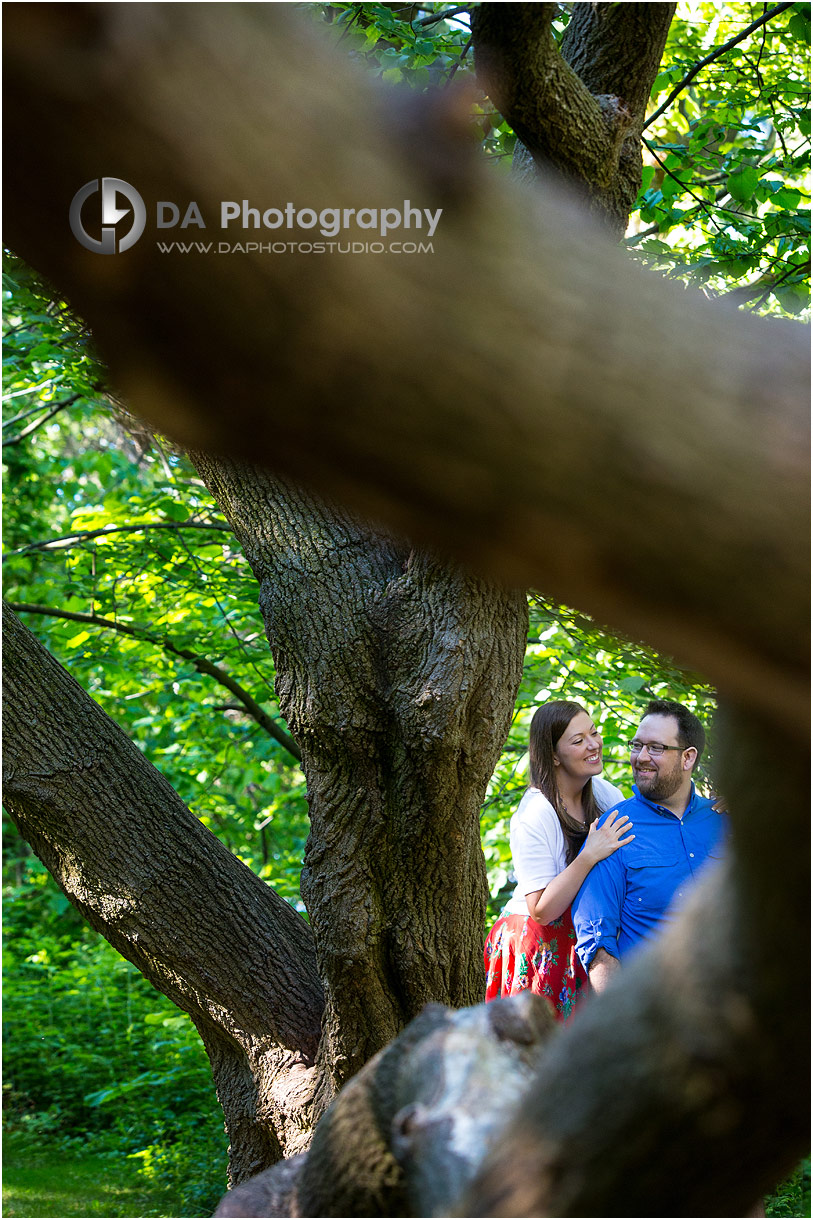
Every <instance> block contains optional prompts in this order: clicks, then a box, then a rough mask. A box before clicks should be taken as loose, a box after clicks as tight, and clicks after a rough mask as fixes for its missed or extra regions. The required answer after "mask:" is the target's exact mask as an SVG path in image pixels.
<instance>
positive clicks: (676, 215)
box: [626, 3, 810, 315]
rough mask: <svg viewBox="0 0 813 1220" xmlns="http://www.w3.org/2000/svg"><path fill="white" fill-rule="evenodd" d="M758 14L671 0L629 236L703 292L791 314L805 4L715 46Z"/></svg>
mask: <svg viewBox="0 0 813 1220" xmlns="http://www.w3.org/2000/svg"><path fill="white" fill-rule="evenodd" d="M762 13H763V6H761V5H756V4H742V3H734V4H722V5H720V4H703V3H700V4H693V5H691V6H689V5H683V4H680V5H678V12H677V15H676V17H675V19H674V20H673V22H672V25H671V28H670V31H669V38H668V41H667V46H666V52H665V54H664V57H663V61H662V64H661V71H660V73H659V75H658V77H657V78H656V80H655V84H654V87H653V89H652V110H651V117H650V119H649V121H648V124H649V125H648V127H647V129H646V132H645V139H646V146H645V150H644V162H645V168H644V180H643V185H642V189H641V193H640V195H639V197H638V200H637V203H636V212H635V213H634V214H633V217H632V223H631V226H630V231H629V233H628V236H627V238H626V242H627V244H628V245H629V246H630V247H631V248H632V249H634V250H635V252H636V256H637V257H640V258H641V259H642V260H643V261H645V262H646V263H647V264H648V265H650V266H652V267H655V268H658V269H659V270H661V271H662V272H663V273H665V274H667V275H669V276H673V277H676V278H679V279H682V280H684V281H685V282H686V283H689V284H694V285H696V286H697V287H700V288H702V289H703V291H704V292H706V294H707V295H709V296H721V295H723V296H724V295H726V294H732V293H733V294H734V296H733V299H734V300H735V301H736V302H737V303H739V304H742V305H743V306H745V307H747V308H749V309H752V310H757V311H759V312H764V313H777V314H789V315H798V314H801V313H805V312H806V311H807V310H808V307H809V304H810V194H809V178H808V170H809V165H810V70H809V57H810V5H809V4H795V5H793V6H792V7H791V8H789V9H787V10H785V11H784V12H782V13H779V14H778V15H776V16H775V17H773V18H771V19H770V20H769V21H768V22H767V23H765V24H764V25H761V26H760V27H759V28H758V29H756V30H754V31H753V32H752V33H751V34H750V35H749V36H748V37H746V38H744V39H742V40H741V41H737V42H736V44H735V45H733V46H731V47H729V49H727V50H725V51H724V52H722V53H720V54H717V52H720V51H721V48H722V47H724V46H725V45H726V44H727V43H729V42H731V41H733V40H735V39H736V38H737V37H738V35H740V34H741V33H742V32H743V31H744V30H745V29H747V28H748V26H749V25H750V24H751V23H752V22H753V21H755V20H757V19H758V18H759V17H760V16H761V15H762ZM707 59H708V60H709V62H708V63H707V64H706V65H705V66H704V67H703V68H701V69H700V71H699V72H698V73H697V75H695V76H694V77H693V79H691V80H690V81H689V82H688V84H687V85H686V87H685V88H683V89H682V90H681V91H680V92H679V93H678V94H677V96H675V97H674V99H673V100H671V101H670V98H671V97H672V93H673V91H674V90H675V89H676V88H677V87H678V86H680V85H681V84H682V83H683V82H684V81H685V80H686V78H687V77H688V76H689V73H690V72H691V71H692V69H694V68H695V67H696V65H698V64H700V63H701V62H702V61H705V60H707ZM664 106H665V109H664V110H663V113H662V114H661V113H659V112H660V110H661V109H662V108H663V107H664Z"/></svg>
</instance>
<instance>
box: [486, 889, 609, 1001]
mask: <svg viewBox="0 0 813 1220" xmlns="http://www.w3.org/2000/svg"><path fill="white" fill-rule="evenodd" d="M484 956H485V965H486V1001H488V1000H496V999H497V997H498V996H501V995H516V994H517V992H518V991H525V990H526V989H528V988H530V990H531V991H533V992H535V993H536V994H537V995H543V996H545V998H546V999H547V1000H549V1001H550V1003H551V1005H552V1006H553V1011H554V1013H555V1015H556V1016H557V1017H558V1018H559V1020H560V1021H566V1020H567V1018H568V1017H569V1016H570V1015H571V1013H572V1012H573V1009H574V1007H575V1005H576V1004H577V1003H578V1001H579V1000H581V999H582V998H583V997H584V996H585V995H587V993H588V992H589V990H590V984H589V983H588V981H587V974H586V973H585V970H584V967H583V966H582V964H581V962H580V961H579V959H578V957H577V956H576V933H575V931H574V929H573V920H572V919H571V917H570V907H568V908H567V910H566V911H565V913H564V915H562V916H561V917H560V918H559V919H554V920H553V922H552V923H549V924H545V925H543V924H540V923H537V922H536V920H535V919H531V917H530V915H501V916H500V918H499V919H498V920H497V922H496V923H495V924H494V927H493V928H492V929H491V931H490V932H489V934H488V937H487V939H486V946H485V953H484Z"/></svg>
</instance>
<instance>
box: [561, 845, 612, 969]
mask: <svg viewBox="0 0 813 1220" xmlns="http://www.w3.org/2000/svg"><path fill="white" fill-rule="evenodd" d="M620 855H621V853H620V852H615V853H614V854H613V855H612V856H608V857H607V859H606V860H600V861H599V862H598V864H595V865H594V866H593V868H591V870H590V872H589V873H588V874H587V876H586V878H585V880H584V882H583V884H582V887H581V889H580V890H579V892H578V894H577V895H576V897H575V898H574V899H573V908H572V912H573V926H574V928H575V929H576V952H577V953H578V955H579V960H580V961H581V964H582V965H583V966H584V968H585V970H587V969H588V968H589V966H590V963H591V962H592V960H593V958H594V957H595V956H596V953H597V952H598V950H599V949H604V950H605V951H606V952H607V953H609V954H610V956H611V957H618V956H619V952H618V933H619V931H620V929H621V906H622V903H623V901H624V888H625V887H624V871H623V867H622V865H621V861H620V860H619V859H618V857H619V856H620Z"/></svg>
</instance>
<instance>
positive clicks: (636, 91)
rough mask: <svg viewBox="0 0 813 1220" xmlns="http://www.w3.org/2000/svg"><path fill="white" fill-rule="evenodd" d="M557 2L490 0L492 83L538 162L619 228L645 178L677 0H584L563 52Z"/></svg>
mask: <svg viewBox="0 0 813 1220" xmlns="http://www.w3.org/2000/svg"><path fill="white" fill-rule="evenodd" d="M556 7H557V6H556V5H555V4H482V5H480V6H479V7H478V8H477V9H475V11H474V14H473V17H472V33H473V36H474V50H475V63H476V66H477V75H478V78H479V80H480V81H481V83H482V84H483V87H484V88H485V89H486V90H487V91H488V93H489V95H490V96H491V98H492V99H493V101H494V102H495V103H496V105H497V107H498V109H499V110H500V112H501V114H502V115H503V116H504V117H505V118H506V119H507V120H508V122H509V123H510V124H511V126H512V127H513V129H514V131H515V132H516V134H517V136H518V137H519V139H520V140H521V141H522V143H523V145H524V146H525V147H526V148H527V149H529V150H530V152H531V153H532V154H533V157H534V159H535V161H536V162H537V164H538V165H539V166H541V167H543V168H548V169H549V170H550V169H553V170H555V171H556V172H558V174H560V175H561V176H562V177H563V178H564V179H565V180H566V181H567V182H568V183H569V184H570V185H571V186H572V187H574V188H575V189H576V190H577V191H578V193H579V194H580V195H581V196H582V197H583V198H584V199H585V200H586V201H587V202H588V204H589V206H590V208H591V210H592V211H593V212H595V213H596V214H597V215H598V216H599V217H600V218H601V219H602V220H603V221H604V222H605V223H606V224H607V225H608V226H609V228H610V229H611V231H612V232H613V233H614V234H615V235H616V236H617V237H621V236H623V233H624V230H625V229H626V226H627V221H628V218H629V213H630V210H631V208H632V205H633V203H634V202H635V197H636V195H637V193H638V190H639V188H640V185H641V144H640V133H641V128H642V126H643V122H644V116H645V113H646V106H647V102H648V100H649V94H650V90H651V88H652V82H653V81H654V79H655V76H656V75H657V72H658V66H659V64H660V61H661V56H662V55H663V48H664V46H665V44H666V35H667V33H668V30H669V25H670V22H671V20H672V16H673V14H674V11H675V5H674V4H576V5H574V6H573V14H572V16H571V19H570V23H569V25H568V27H567V30H566V31H565V35H564V38H563V41H562V46H561V51H560V49H559V47H557V45H556V42H555V40H554V38H553V33H552V29H551V22H552V20H553V16H554V13H555V11H556Z"/></svg>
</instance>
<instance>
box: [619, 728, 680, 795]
mask: <svg viewBox="0 0 813 1220" xmlns="http://www.w3.org/2000/svg"><path fill="white" fill-rule="evenodd" d="M635 740H636V741H640V742H642V743H643V744H645V745H649V743H650V742H657V743H658V744H660V745H664V746H676V745H677V744H678V725H677V721H676V720H675V719H674V717H673V716H644V718H643V720H642V721H641V723H640V724H639V726H638V731H637V733H636V734H635ZM687 755H688V751H687V750H664V752H663V754H661V755H660V757H659V758H653V757H652V756H651V755H650V753H649V750H641V752H640V754H633V755H632V757H631V760H630V761H631V763H632V774H633V776H634V778H635V783H636V784H637V786H638V791H639V792H640V793H641V796H645V797H646V798H647V800H650V801H655V802H656V803H657V802H658V801H667V800H668V799H669V797H670V796H673V795H674V793H675V792H677V790H678V788H679V787H680V786H681V784H682V783H683V782H684V781H685V779H686V777H687V774H688V772H687V769H686V768H685V766H684V763H685V762H686V759H687Z"/></svg>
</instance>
